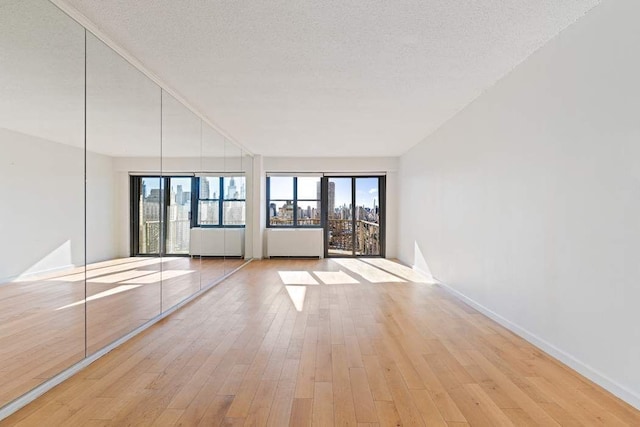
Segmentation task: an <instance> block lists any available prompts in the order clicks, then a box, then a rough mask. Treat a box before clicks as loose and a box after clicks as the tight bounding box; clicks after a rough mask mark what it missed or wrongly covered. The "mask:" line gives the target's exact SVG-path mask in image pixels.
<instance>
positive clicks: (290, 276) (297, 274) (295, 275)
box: [278, 271, 320, 285]
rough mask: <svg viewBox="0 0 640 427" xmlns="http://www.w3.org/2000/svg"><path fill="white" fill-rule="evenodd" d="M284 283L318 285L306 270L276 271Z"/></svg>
mask: <svg viewBox="0 0 640 427" xmlns="http://www.w3.org/2000/svg"><path fill="white" fill-rule="evenodd" d="M278 274H279V275H280V280H282V283H284V284H285V285H319V284H320V283H318V281H317V280H316V279H314V278H313V276H312V275H311V274H310V273H309V272H308V271H278Z"/></svg>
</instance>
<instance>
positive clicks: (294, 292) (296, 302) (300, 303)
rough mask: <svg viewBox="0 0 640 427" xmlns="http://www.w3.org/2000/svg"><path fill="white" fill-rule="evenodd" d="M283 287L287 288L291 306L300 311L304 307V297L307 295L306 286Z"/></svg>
mask: <svg viewBox="0 0 640 427" xmlns="http://www.w3.org/2000/svg"><path fill="white" fill-rule="evenodd" d="M285 288H286V289H287V293H288V294H289V298H291V302H292V303H293V306H294V307H295V308H296V310H297V311H302V309H303V308H304V298H305V296H306V295H307V287H306V286H293V285H288V286H285Z"/></svg>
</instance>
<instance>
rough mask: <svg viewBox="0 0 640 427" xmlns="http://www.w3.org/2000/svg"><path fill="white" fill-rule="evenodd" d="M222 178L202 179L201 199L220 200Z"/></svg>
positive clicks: (209, 177)
mask: <svg viewBox="0 0 640 427" xmlns="http://www.w3.org/2000/svg"><path fill="white" fill-rule="evenodd" d="M219 193H220V178H218V177H217V176H216V177H214V176H207V177H202V178H200V198H201V199H219V198H220V194H219Z"/></svg>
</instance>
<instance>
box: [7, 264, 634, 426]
mask: <svg viewBox="0 0 640 427" xmlns="http://www.w3.org/2000/svg"><path fill="white" fill-rule="evenodd" d="M385 270H386V271H385ZM420 282H421V279H420V278H419V277H417V275H416V274H415V273H413V272H411V271H410V270H408V269H406V268H403V267H402V266H400V265H398V264H393V263H391V262H389V261H385V260H370V261H368V262H365V261H360V260H321V261H309V260H295V261H292V260H286V261H285V260H282V261H279V260H278V261H275V260H271V261H254V262H252V263H250V264H249V265H248V266H247V267H245V268H244V269H242V270H241V271H240V272H238V273H236V274H235V275H233V276H232V277H231V278H229V279H228V280H226V281H225V282H223V283H221V284H220V285H218V286H217V287H215V288H214V289H212V290H211V291H209V292H208V293H206V294H205V295H203V296H202V297H201V298H199V299H198V300H196V301H194V302H192V303H191V304H189V305H187V306H186V307H184V308H182V309H181V310H179V311H178V312H176V313H174V314H173V315H171V316H170V317H168V318H166V319H165V320H163V321H162V322H160V323H158V324H157V325H155V326H153V327H152V328H150V329H148V330H147V331H145V332H144V333H142V334H140V335H138V336H137V337H135V338H134V339H133V340H131V341H129V342H127V343H125V344H124V345H123V346H121V347H119V348H118V349H116V350H114V351H112V352H111V353H110V354H108V355H106V356H105V357H103V358H102V359H100V360H98V361H97V362H95V363H94V364H92V365H91V366H90V367H88V368H87V369H85V370H83V371H82V372H80V373H79V374H77V375H76V376H75V377H73V378H71V379H70V380H68V381H66V382H65V383H63V384H61V385H60V386H58V387H57V388H55V389H54V390H52V391H51V392H49V393H47V394H46V395H44V396H42V397H41V398H40V399H38V400H37V401H36V402H34V403H32V404H30V405H28V406H27V407H25V408H23V409H22V410H21V411H19V412H17V413H16V414H14V415H12V416H11V417H10V418H8V419H6V420H5V421H4V422H0V425H2V426H5V425H6V426H8V425H11V426H13V425H17V426H42V425H47V426H57V425H65V426H75V425H77V426H107V425H108V426H126V425H132V426H141V425H159V426H171V425H184V426H191V425H203V426H217V425H271V426H285V425H293V426H306V425H317V426H330V425H353V426H355V425H359V426H362V427H364V426H376V425H379V426H393V425H406V426H419V425H428V426H432V425H433V426H437V425H451V426H464V425H472V426H498V425H600V426H602V425H607V426H615V425H635V426H638V425H640V412H639V411H637V410H635V409H633V408H632V407H631V406H629V405H627V404H625V403H623V402H622V401H620V400H618V399H616V398H615V397H613V396H612V395H610V394H609V393H607V392H605V391H604V390H602V389H601V388H599V387H598V386H596V385H594V384H592V383H591V382H589V381H588V380H586V379H584V378H582V377H581V376H579V375H578V374H576V373H575V372H573V371H571V370H570V369H568V368H567V367H565V366H563V365H561V364H560V363H558V362H556V361H555V360H554V359H552V358H550V357H549V356H547V355H545V354H544V353H542V352H541V351H540V350H538V349H536V348H535V347H533V346H531V345H530V344H528V343H527V342H525V341H523V340H522V339H520V338H518V337H517V336H515V335H513V334H512V333H510V332H508V331H507V330H505V329H504V328H502V327H500V326H499V325H497V324H496V323H494V322H493V321H491V320H489V319H488V318H486V317H484V316H483V315H481V314H479V313H478V312H476V311H475V310H473V309H471V308H469V307H468V306H466V305H464V304H463V303H461V302H459V301H458V300H456V299H455V298H453V297H451V296H450V295H449V294H447V293H446V292H444V291H443V290H442V289H441V288H439V287H437V286H432V285H430V284H427V283H420Z"/></svg>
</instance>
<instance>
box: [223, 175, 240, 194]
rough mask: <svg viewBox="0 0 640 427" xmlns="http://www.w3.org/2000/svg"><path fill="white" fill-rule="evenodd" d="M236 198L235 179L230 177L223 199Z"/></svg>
mask: <svg viewBox="0 0 640 427" xmlns="http://www.w3.org/2000/svg"><path fill="white" fill-rule="evenodd" d="M237 198H238V190H236V181H235V179H233V177H231V179H230V180H229V188H228V189H227V194H225V199H237Z"/></svg>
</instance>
